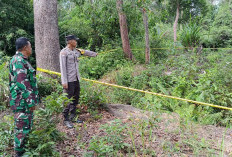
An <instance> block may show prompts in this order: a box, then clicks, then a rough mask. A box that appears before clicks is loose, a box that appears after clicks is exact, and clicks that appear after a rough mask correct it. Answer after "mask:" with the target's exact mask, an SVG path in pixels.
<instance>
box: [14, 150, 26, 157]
mask: <svg viewBox="0 0 232 157" xmlns="http://www.w3.org/2000/svg"><path fill="white" fill-rule="evenodd" d="M23 154H24V152H17V151H16V152H15V157H22V156H23Z"/></svg>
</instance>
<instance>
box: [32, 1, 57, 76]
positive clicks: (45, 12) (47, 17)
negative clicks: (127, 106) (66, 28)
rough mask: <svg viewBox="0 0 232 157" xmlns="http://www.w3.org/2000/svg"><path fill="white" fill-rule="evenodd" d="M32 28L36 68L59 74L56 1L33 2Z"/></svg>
mask: <svg viewBox="0 0 232 157" xmlns="http://www.w3.org/2000/svg"><path fill="white" fill-rule="evenodd" d="M34 27H35V53H36V64H37V67H39V68H43V69H48V70H52V71H57V72H59V71H60V66H59V52H60V43H59V32H58V17H57V0H49V1H48V0H34Z"/></svg>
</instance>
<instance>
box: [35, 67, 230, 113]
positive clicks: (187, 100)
mask: <svg viewBox="0 0 232 157" xmlns="http://www.w3.org/2000/svg"><path fill="white" fill-rule="evenodd" d="M37 70H38V71H41V72H45V73H49V74H54V75H59V76H61V74H60V73H58V72H54V71H50V70H45V69H41V68H37ZM82 80H85V81H89V82H93V83H98V84H103V85H106V86H112V87H116V88H121V89H127V90H131V91H135V92H141V93H146V94H151V95H155V96H160V97H165V98H170V99H175V100H180V101H186V102H190V103H194V104H199V105H205V106H210V107H214V108H220V109H224V110H231V111H232V108H229V107H225V106H219V105H214V104H209V103H204V102H198V101H194V100H189V99H184V98H179V97H175V96H170V95H164V94H160V93H154V92H149V91H143V90H139V89H135V88H130V87H124V86H119V85H116V84H110V83H105V82H100V81H96V80H91V79H87V78H82Z"/></svg>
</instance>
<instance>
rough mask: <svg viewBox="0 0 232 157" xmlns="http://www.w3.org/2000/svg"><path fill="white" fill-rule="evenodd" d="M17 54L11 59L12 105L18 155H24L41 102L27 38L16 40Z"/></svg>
mask: <svg viewBox="0 0 232 157" xmlns="http://www.w3.org/2000/svg"><path fill="white" fill-rule="evenodd" d="M16 50H17V52H16V54H15V55H14V56H13V58H12V59H11V61H10V80H9V81H10V83H9V85H10V107H11V109H12V110H13V113H14V120H15V137H14V148H15V153H16V156H17V157H18V156H22V155H23V153H24V151H25V150H24V146H25V143H26V138H27V137H28V134H29V132H30V130H31V129H32V120H33V111H34V110H35V106H36V105H37V104H38V102H39V96H38V89H37V83H36V77H35V69H34V68H33V67H32V66H31V64H30V63H29V62H28V57H29V56H30V55H31V53H32V49H31V44H30V42H29V40H28V39H27V38H24V37H21V38H18V39H17V40H16Z"/></svg>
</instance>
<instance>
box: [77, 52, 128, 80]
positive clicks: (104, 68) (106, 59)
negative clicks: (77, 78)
mask: <svg viewBox="0 0 232 157" xmlns="http://www.w3.org/2000/svg"><path fill="white" fill-rule="evenodd" d="M126 62H127V61H126V59H125V58H124V55H123V52H121V51H119V50H116V51H114V52H107V53H105V54H99V56H97V57H94V58H85V59H81V60H80V72H81V74H82V76H83V77H85V78H93V79H99V78H101V77H102V76H103V75H104V74H105V73H107V72H109V71H111V70H113V69H117V68H118V67H120V66H123V65H124V64H126Z"/></svg>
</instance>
